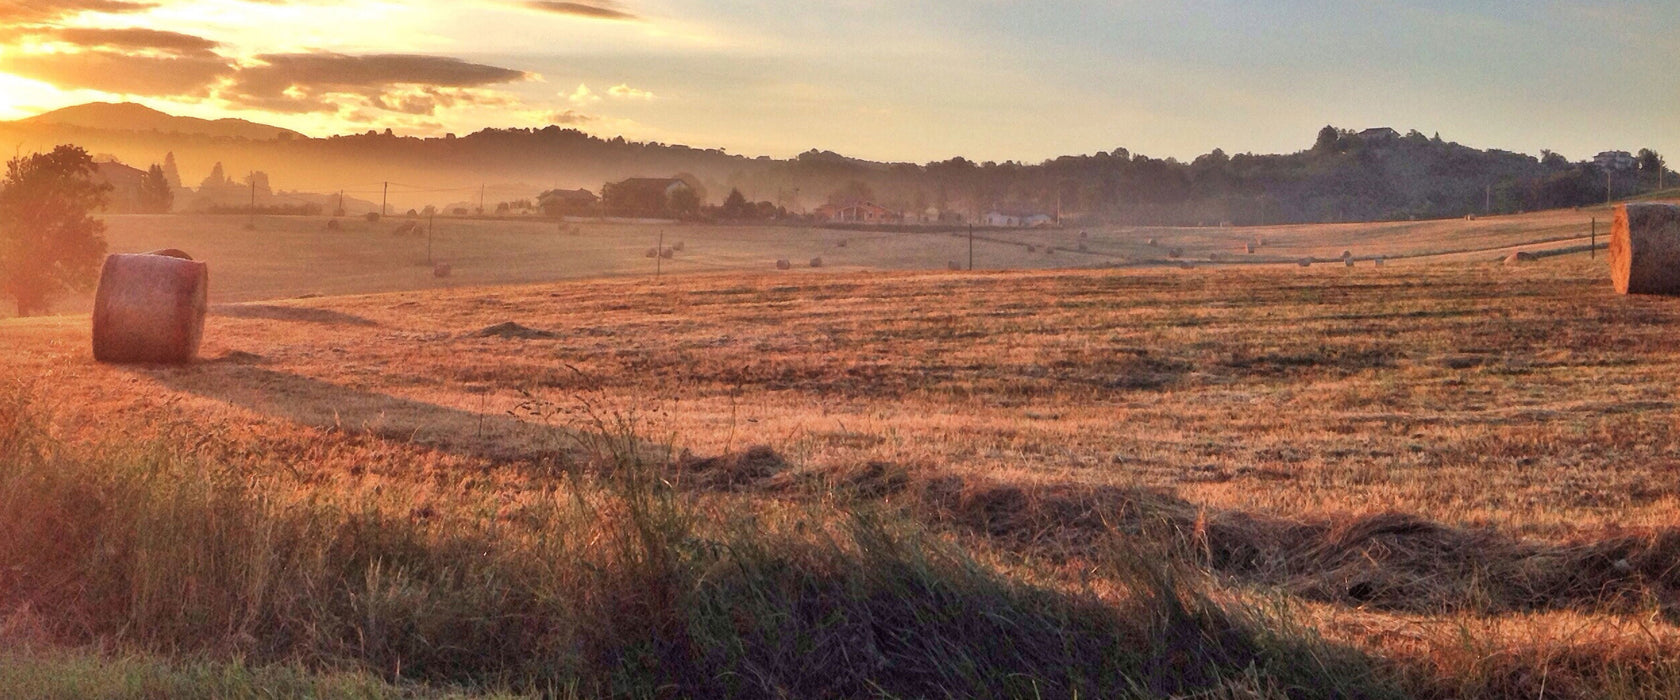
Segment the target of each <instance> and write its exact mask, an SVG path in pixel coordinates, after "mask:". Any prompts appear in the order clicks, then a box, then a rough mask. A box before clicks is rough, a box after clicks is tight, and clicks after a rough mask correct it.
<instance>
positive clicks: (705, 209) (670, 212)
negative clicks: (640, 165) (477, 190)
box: [95, 154, 1059, 228]
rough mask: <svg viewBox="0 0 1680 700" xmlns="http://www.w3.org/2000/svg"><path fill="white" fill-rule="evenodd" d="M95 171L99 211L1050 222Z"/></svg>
mask: <svg viewBox="0 0 1680 700" xmlns="http://www.w3.org/2000/svg"><path fill="white" fill-rule="evenodd" d="M95 168H96V170H97V173H96V177H97V178H98V179H100V180H101V181H103V182H105V183H106V184H108V185H110V186H111V190H110V192H109V201H108V203H107V205H106V208H105V211H106V212H108V213H113V214H162V213H201V214H250V213H256V214H264V215H300V216H324V215H331V216H360V215H365V214H367V213H370V212H379V213H381V214H383V215H395V216H409V217H415V216H456V217H485V216H491V217H505V216H515V217H545V218H551V219H567V218H612V219H631V220H685V221H727V222H731V223H742V222H764V223H805V224H832V225H840V226H965V225H969V224H973V225H977V226H986V227H995V228H1043V227H1053V226H1056V225H1058V224H1059V216H1058V215H1057V214H1056V213H1054V212H1047V211H1039V210H1036V209H1034V208H1032V207H1030V206H1026V205H1019V204H999V205H996V206H992V207H985V208H982V210H981V211H979V212H977V213H974V212H961V211H953V210H949V209H940V208H938V207H931V206H930V207H926V208H924V209H911V210H903V209H894V208H890V207H887V206H883V205H881V204H878V203H876V202H875V201H871V199H869V198H867V197H863V196H855V195H848V194H846V193H845V192H844V191H842V192H836V193H835V194H833V195H831V196H830V197H829V198H828V201H826V202H825V203H824V204H821V205H819V206H816V207H814V208H811V209H809V210H806V209H804V208H803V207H796V208H793V209H790V208H789V207H788V206H787V205H786V204H778V203H775V202H770V201H759V202H750V201H747V200H746V198H745V197H744V196H743V195H741V193H740V192H739V191H738V190H732V191H731V192H730V193H729V195H728V196H727V197H725V198H724V199H723V201H722V202H721V203H715V204H714V203H711V202H710V201H709V200H708V192H707V190H706V187H705V186H704V185H702V184H701V182H700V180H699V178H696V177H694V176H692V175H688V174H676V175H673V176H671V177H633V178H627V179H624V180H620V181H617V182H608V183H605V184H604V185H602V186H601V188H600V191H599V194H597V193H596V192H592V191H590V190H588V189H583V188H578V189H563V188H557V189H550V190H547V191H544V192H541V193H540V194H537V195H536V196H535V197H534V198H524V199H515V200H511V201H503V202H498V203H496V204H495V205H494V206H493V207H491V206H488V205H486V204H483V203H477V202H475V203H468V202H456V203H451V204H447V205H444V206H427V207H425V208H424V209H408V210H406V211H394V210H386V211H381V210H382V209H383V208H385V207H382V205H381V203H379V202H374V201H369V200H366V199H360V198H356V197H353V196H346V195H345V194H343V193H317V192H301V191H290V190H276V189H274V187H273V185H272V184H271V183H270V181H269V176H268V174H267V173H264V172H262V171H255V172H252V173H250V174H248V175H246V176H245V177H243V178H241V179H239V180H236V179H234V178H232V177H229V176H228V175H227V173H225V172H224V171H223V168H222V164H221V163H217V164H216V165H215V167H213V168H212V169H211V171H210V174H209V175H207V176H205V178H204V179H203V180H202V181H200V182H199V184H198V186H197V187H188V186H186V185H185V184H184V183H183V182H182V181H181V175H180V172H179V170H178V168H177V166H176V164H175V159H174V154H169V155H168V156H166V157H165V159H164V162H163V163H162V164H159V165H154V166H152V168H151V169H149V170H141V169H139V168H136V167H133V166H130V165H127V164H124V163H122V162H120V161H119V160H117V159H116V158H115V157H112V156H108V155H102V156H99V157H98V158H96V163H95Z"/></svg>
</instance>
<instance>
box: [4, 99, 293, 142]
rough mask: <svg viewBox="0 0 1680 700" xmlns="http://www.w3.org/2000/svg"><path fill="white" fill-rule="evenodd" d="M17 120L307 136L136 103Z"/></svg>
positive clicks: (264, 137)
mask: <svg viewBox="0 0 1680 700" xmlns="http://www.w3.org/2000/svg"><path fill="white" fill-rule="evenodd" d="M16 123H18V124H22V125H25V126H30V125H57V126H77V127H83V128H88V129H104V130H111V131H155V132H159V133H164V134H191V135H196V136H209V137H213V138H227V139H248V140H252V141H268V140H272V139H278V138H288V139H291V138H306V137H305V136H304V135H303V134H300V133H298V132H296V131H292V130H290V129H282V128H280V127H277V126H269V125H267V124H258V123H256V122H253V121H247V120H244V119H231V118H230V119H216V120H209V119H199V118H197V117H178V116H175V115H173V114H168V113H165V112H160V111H158V110H155V109H152V108H150V107H147V106H145V105H139V104H135V103H133V102H120V103H113V102H90V103H88V104H83V105H75V106H73V107H65V108H63V109H56V110H53V111H51V112H46V113H43V114H38V115H35V116H33V117H28V118H25V119H19V120H17V122H16Z"/></svg>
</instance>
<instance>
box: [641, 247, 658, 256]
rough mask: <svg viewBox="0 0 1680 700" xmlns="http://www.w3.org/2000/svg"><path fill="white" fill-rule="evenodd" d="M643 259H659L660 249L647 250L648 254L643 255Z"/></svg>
mask: <svg viewBox="0 0 1680 700" xmlns="http://www.w3.org/2000/svg"><path fill="white" fill-rule="evenodd" d="M642 257H646V258H657V257H659V249H658V248H649V249H647V252H646V253H643V254H642Z"/></svg>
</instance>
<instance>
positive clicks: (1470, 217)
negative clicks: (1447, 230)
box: [1464, 214, 1476, 221]
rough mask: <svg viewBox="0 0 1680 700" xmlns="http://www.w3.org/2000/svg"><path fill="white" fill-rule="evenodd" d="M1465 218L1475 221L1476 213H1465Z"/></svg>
mask: <svg viewBox="0 0 1680 700" xmlns="http://www.w3.org/2000/svg"><path fill="white" fill-rule="evenodd" d="M1464 220H1465V221H1475V220H1476V215H1475V214H1465V215H1464Z"/></svg>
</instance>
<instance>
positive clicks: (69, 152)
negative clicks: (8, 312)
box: [0, 146, 111, 316]
mask: <svg viewBox="0 0 1680 700" xmlns="http://www.w3.org/2000/svg"><path fill="white" fill-rule="evenodd" d="M93 174H94V166H93V158H92V157H90V156H89V155H88V153H87V151H85V150H82V149H81V148H80V147H77V146H59V147H58V148H55V149H53V151H52V152H51V153H36V154H33V155H29V156H22V157H18V158H13V159H12V160H11V161H9V162H7V163H6V178H5V180H4V181H0V294H3V295H5V296H8V297H11V298H12V299H13V300H15V301H16V302H17V313H18V315H19V316H29V315H32V314H36V313H40V312H43V311H46V310H47V303H48V301H49V300H50V299H51V298H52V297H53V296H54V295H56V294H59V293H61V292H64V291H69V290H85V289H87V288H88V287H91V286H92V284H93V282H94V281H95V279H96V275H97V274H98V270H99V263H100V261H101V260H102V259H103V258H104V256H105V235H104V234H105V222H103V221H100V220H98V219H95V218H93V216H92V213H93V212H94V211H95V210H97V209H99V208H100V207H102V206H104V205H105V201H106V197H107V193H108V192H109V191H110V189H111V186H110V185H107V184H103V183H96V182H95V181H94V180H93Z"/></svg>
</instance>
